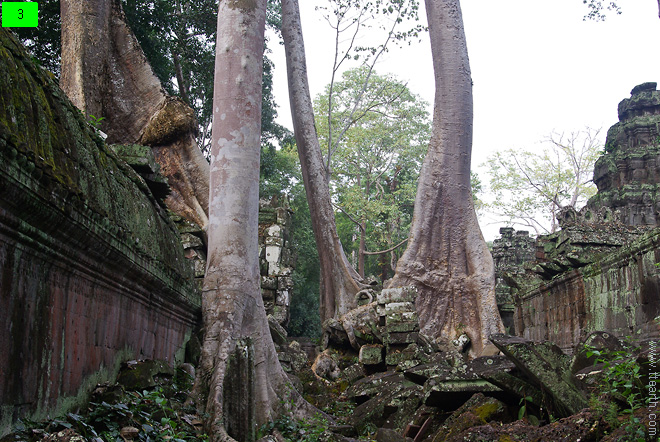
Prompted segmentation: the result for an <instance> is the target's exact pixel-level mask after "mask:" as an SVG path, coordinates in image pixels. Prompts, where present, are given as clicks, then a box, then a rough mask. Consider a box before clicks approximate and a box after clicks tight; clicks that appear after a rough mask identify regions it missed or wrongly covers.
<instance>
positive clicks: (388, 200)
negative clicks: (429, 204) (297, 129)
mask: <svg viewBox="0 0 660 442" xmlns="http://www.w3.org/2000/svg"><path fill="white" fill-rule="evenodd" d="M369 76H370V77H371V78H370V80H369V81H368V82H367V77H369ZM365 84H366V87H365ZM331 86H332V88H333V94H334V101H335V105H334V112H333V114H332V115H331V116H330V118H328V117H327V115H326V114H325V113H324V112H326V111H327V109H328V100H329V94H330V90H331ZM358 96H361V100H360V104H359V106H357V107H356V106H354V103H355V102H356V101H357V97H358ZM314 107H315V114H316V126H317V129H318V131H319V133H320V134H322V136H321V148H322V149H324V150H325V149H327V146H328V143H330V142H331V140H332V139H335V140H339V144H338V145H337V147H336V152H335V155H334V166H333V169H332V171H333V173H332V175H331V180H332V181H331V189H332V195H333V200H334V201H335V207H336V208H337V209H338V210H339V211H340V213H338V218H337V221H338V227H339V229H340V237H341V239H342V244H344V246H345V247H347V252H349V253H357V255H358V258H357V259H355V260H354V263H353V264H354V265H356V264H357V267H358V272H359V273H360V274H361V276H364V274H365V254H369V253H374V252H377V251H381V250H385V249H390V248H392V247H393V246H395V245H396V244H401V242H402V241H403V240H405V239H406V238H407V237H408V228H409V225H410V221H411V219H412V208H413V205H414V198H415V189H416V186H417V176H418V175H419V169H420V167H421V164H422V160H423V159H424V155H425V153H426V147H427V144H428V139H429V136H430V132H431V128H430V117H429V115H428V112H427V111H426V108H427V104H426V103H425V102H424V101H423V100H422V99H421V98H420V97H418V96H416V95H414V94H413V93H412V92H410V90H409V89H408V87H407V85H406V84H404V83H403V82H401V81H400V80H398V79H396V78H395V77H393V76H388V75H383V76H381V75H379V74H377V73H376V72H374V71H370V69H369V68H368V67H365V66H362V67H359V68H355V69H351V70H348V71H346V72H345V73H344V74H343V76H342V80H341V81H338V82H336V83H335V84H334V85H328V86H327V87H326V89H325V93H323V94H321V95H319V96H318V97H317V98H316V100H315V103H314ZM328 123H330V124H331V126H330V127H328ZM339 132H343V136H342V137H341V138H340V137H339V136H338V133H339ZM331 134H335V136H334V137H332V136H331ZM342 227H344V228H342ZM341 230H343V231H344V232H345V233H346V235H341ZM369 251H371V252H369ZM390 253H392V255H391V259H390V260H386V261H385V263H389V264H390V265H389V266H386V267H389V268H380V269H379V268H378V266H376V265H373V266H371V268H370V269H369V271H370V272H372V273H373V274H383V276H387V275H388V274H389V273H391V272H393V270H394V266H395V265H396V259H397V258H398V256H400V253H399V255H397V254H396V253H397V251H395V250H393V251H391V252H390ZM378 263H379V264H381V263H382V261H380V260H379V261H378Z"/></svg>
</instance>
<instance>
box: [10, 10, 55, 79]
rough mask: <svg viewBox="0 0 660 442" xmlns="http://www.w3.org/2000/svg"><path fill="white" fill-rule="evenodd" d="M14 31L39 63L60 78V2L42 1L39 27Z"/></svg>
mask: <svg viewBox="0 0 660 442" xmlns="http://www.w3.org/2000/svg"><path fill="white" fill-rule="evenodd" d="M12 31H14V32H15V33H16V35H17V36H18V38H19V39H20V40H21V42H23V44H24V45H25V47H26V48H27V49H28V51H29V52H30V53H31V54H32V55H33V57H34V60H35V61H37V63H39V64H40V65H41V66H43V67H44V68H46V69H48V70H49V71H51V72H52V73H53V74H55V76H56V77H59V75H60V53H61V52H62V43H61V41H60V35H61V33H62V25H61V22H60V0H40V1H39V26H38V27H36V28H12Z"/></svg>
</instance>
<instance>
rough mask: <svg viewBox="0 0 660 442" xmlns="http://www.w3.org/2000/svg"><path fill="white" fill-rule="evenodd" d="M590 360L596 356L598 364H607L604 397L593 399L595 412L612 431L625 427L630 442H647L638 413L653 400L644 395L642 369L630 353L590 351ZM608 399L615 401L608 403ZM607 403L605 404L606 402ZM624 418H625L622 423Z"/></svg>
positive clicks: (602, 387) (594, 396)
mask: <svg viewBox="0 0 660 442" xmlns="http://www.w3.org/2000/svg"><path fill="white" fill-rule="evenodd" d="M586 349H587V352H586V355H587V357H589V358H590V357H592V356H595V357H596V360H595V364H603V370H602V373H603V379H602V381H601V383H600V385H599V390H600V392H599V393H600V394H594V395H593V396H592V398H591V399H590V406H591V407H592V409H593V410H594V411H595V412H596V413H598V414H600V415H601V417H602V419H603V420H604V421H605V422H606V423H607V424H608V425H609V426H610V427H611V428H612V429H616V428H618V427H620V426H623V427H624V428H625V430H626V437H625V439H618V440H621V441H626V442H643V441H645V440H646V439H645V432H646V429H645V427H644V425H643V424H642V423H641V422H640V420H639V418H637V417H636V416H635V415H634V413H635V411H636V410H638V409H640V408H642V407H645V406H647V405H648V403H649V401H650V397H648V396H647V395H644V391H645V389H644V383H643V381H642V373H641V366H640V364H639V362H637V359H636V358H634V357H632V356H631V352H630V351H626V350H616V351H604V350H598V349H595V348H592V347H588V346H587V347H586ZM606 398H613V399H615V400H616V401H618V403H619V404H625V405H624V406H619V405H617V403H616V402H615V401H613V400H607V399H606ZM604 399H605V400H604ZM621 416H624V418H623V419H622V418H621Z"/></svg>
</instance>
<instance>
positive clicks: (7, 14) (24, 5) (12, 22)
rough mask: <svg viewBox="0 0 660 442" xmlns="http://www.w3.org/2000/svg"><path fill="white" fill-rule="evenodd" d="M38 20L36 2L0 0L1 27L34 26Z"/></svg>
mask: <svg viewBox="0 0 660 442" xmlns="http://www.w3.org/2000/svg"><path fill="white" fill-rule="evenodd" d="M38 21H39V4H38V3H37V2H2V27H3V28H36V27H37V24H38Z"/></svg>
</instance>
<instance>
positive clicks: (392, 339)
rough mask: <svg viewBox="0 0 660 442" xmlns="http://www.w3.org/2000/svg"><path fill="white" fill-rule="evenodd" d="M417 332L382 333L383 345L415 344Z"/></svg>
mask: <svg viewBox="0 0 660 442" xmlns="http://www.w3.org/2000/svg"><path fill="white" fill-rule="evenodd" d="M418 335H419V333H418V332H408V333H383V344H386V345H391V344H412V343H413V342H417V337H418Z"/></svg>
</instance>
